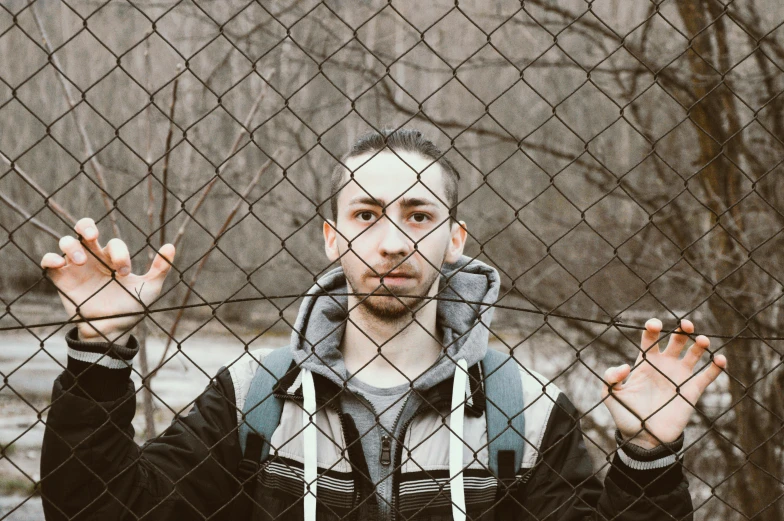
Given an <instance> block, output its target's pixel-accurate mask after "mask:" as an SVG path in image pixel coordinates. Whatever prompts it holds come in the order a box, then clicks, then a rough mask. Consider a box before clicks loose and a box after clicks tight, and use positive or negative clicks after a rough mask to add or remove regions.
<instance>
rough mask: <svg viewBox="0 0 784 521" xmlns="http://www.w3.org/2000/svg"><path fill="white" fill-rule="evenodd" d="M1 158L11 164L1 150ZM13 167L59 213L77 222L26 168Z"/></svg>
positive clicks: (72, 222) (74, 222)
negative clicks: (34, 179) (39, 184)
mask: <svg viewBox="0 0 784 521" xmlns="http://www.w3.org/2000/svg"><path fill="white" fill-rule="evenodd" d="M0 159H2V160H3V162H4V163H5V164H7V165H8V166H11V164H12V161H11V160H10V159H9V158H8V157H6V156H5V154H3V153H2V152H0ZM12 168H13V169H14V172H16V173H17V174H18V175H19V176H20V177H21V178H22V179H24V180H25V182H26V183H27V184H29V185H30V186H31V187H33V189H34V190H35V191H36V192H38V193H39V194H40V195H41V196H42V197H44V198H45V199H46V200H47V204H48V205H49V207H50V208H51V209H52V210H54V211H55V212H57V213H59V214H60V215H61V216H62V217H64V218H65V219H66V220H67V221H70V223H71V224H76V219H74V217H73V215H71V214H70V213H69V212H68V210H66V209H65V208H63V207H62V206H60V205H59V204H57V203H56V202H54V200H52V198H51V197H50V196H49V194H47V193H46V192H45V191H44V189H43V188H41V187H40V186H38V183H36V182H35V181H33V179H32V178H31V177H30V176H29V175H28V174H27V173H26V172H25V171H24V170H22V169H21V168H19V166H18V165H14V166H13V167H12ZM57 238H58V239H59V238H60V236H59V235H58V236H57Z"/></svg>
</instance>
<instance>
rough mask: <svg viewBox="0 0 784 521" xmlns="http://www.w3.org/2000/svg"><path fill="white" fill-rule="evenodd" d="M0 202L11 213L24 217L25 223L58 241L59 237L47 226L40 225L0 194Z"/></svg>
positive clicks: (22, 209)
mask: <svg viewBox="0 0 784 521" xmlns="http://www.w3.org/2000/svg"><path fill="white" fill-rule="evenodd" d="M0 201H3V202H4V203H5V204H7V205H8V206H10V207H11V209H12V210H13V211H15V212H16V213H18V214H19V215H21V216H22V217H24V218H25V221H27V222H29V223H30V224H32V225H33V226H35V227H36V228H38V229H39V230H41V231H43V232H46V233H48V234H49V235H51V236H52V237H54V238H55V239H57V240H58V241H59V240H60V236H59V235H58V234H57V232H55V231H54V230H52V229H51V228H49V227H48V226H47V225H45V224H44V223H42V222H41V221H39V220H38V219H36V218H35V217H32V216H31V215H30V214H29V213H27V212H26V211H25V210H24V208H22V207H21V206H19V205H18V204H16V203H15V202H13V201H12V200H11V199H9V198H8V197H6V196H5V195H4V194H3V193H2V192H0Z"/></svg>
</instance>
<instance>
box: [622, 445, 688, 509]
mask: <svg viewBox="0 0 784 521" xmlns="http://www.w3.org/2000/svg"><path fill="white" fill-rule="evenodd" d="M683 440H684V438H683V434H681V435H680V436H679V437H678V439H676V440H675V441H673V442H670V443H663V444H661V445H659V446H658V447H654V448H653V449H644V448H642V447H640V446H639V445H634V444H633V443H630V442H628V441H624V440H623V438H622V436H621V433H620V431H618V430H616V431H615V441H616V443H617V444H618V450H617V451H616V453H615V457H614V458H613V462H612V466H611V467H610V471H609V472H608V473H607V477H608V478H609V479H612V481H613V482H614V483H615V484H616V485H618V486H619V487H620V488H622V489H624V490H626V491H627V492H629V493H630V494H633V495H635V496H637V495H640V494H641V493H643V492H644V493H645V495H647V496H657V495H661V494H665V493H667V492H670V491H671V490H673V489H675V487H677V486H678V484H679V483H680V482H681V481H682V479H683V470H682V469H681V465H680V451H681V449H682V448H683Z"/></svg>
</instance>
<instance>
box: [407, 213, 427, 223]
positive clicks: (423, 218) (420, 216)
mask: <svg viewBox="0 0 784 521" xmlns="http://www.w3.org/2000/svg"><path fill="white" fill-rule="evenodd" d="M411 218H412V219H414V221H415V222H418V223H424V222H427V221H428V220H430V216H429V215H427V214H426V213H415V214H414V215H412V216H411Z"/></svg>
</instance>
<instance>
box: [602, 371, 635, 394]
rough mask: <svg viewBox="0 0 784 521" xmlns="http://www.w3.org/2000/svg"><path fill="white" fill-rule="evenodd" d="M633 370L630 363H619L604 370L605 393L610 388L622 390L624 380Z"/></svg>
mask: <svg viewBox="0 0 784 521" xmlns="http://www.w3.org/2000/svg"><path fill="white" fill-rule="evenodd" d="M630 372H631V367H629V364H623V365H619V366H617V367H610V368H609V369H607V370H606V371H605V372H604V391H605V394H606V393H607V392H608V391H609V389H613V390H616V391H617V390H620V388H621V382H623V381H624V380H625V379H626V377H627V376H629V373H630Z"/></svg>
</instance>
